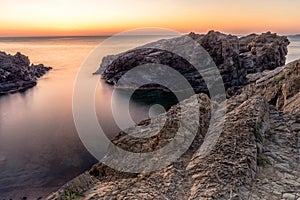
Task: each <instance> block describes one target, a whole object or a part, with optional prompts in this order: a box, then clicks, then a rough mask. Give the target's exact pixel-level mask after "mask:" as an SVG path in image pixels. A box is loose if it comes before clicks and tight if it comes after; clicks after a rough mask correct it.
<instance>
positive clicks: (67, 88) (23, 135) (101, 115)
mask: <svg viewBox="0 0 300 200" xmlns="http://www.w3.org/2000/svg"><path fill="white" fill-rule="evenodd" d="M160 38H163V37H162V36H147V37H146V38H143V37H141V38H138V39H137V38H131V39H128V38H123V39H120V43H119V45H117V44H115V45H112V46H106V48H108V51H107V52H110V53H118V52H121V51H123V50H124V49H126V48H131V47H134V46H137V45H140V44H143V43H146V42H149V41H155V40H157V39H160ZM106 39H107V38H106V37H68V38H59V37H57V38H2V39H0V50H1V51H5V52H7V53H10V54H15V53H16V52H18V51H19V52H22V53H23V54H25V55H28V56H29V58H30V59H31V62H33V63H35V64H38V63H43V64H45V65H47V66H51V67H53V70H52V71H50V72H49V73H48V74H47V75H46V76H44V77H42V78H41V79H40V80H39V82H38V85H37V86H36V87H34V88H32V89H29V90H27V91H26V92H24V93H16V94H10V95H5V96H1V97H0V198H1V199H3V198H7V199H9V198H13V199H20V198H21V197H24V196H26V197H27V198H28V199H33V198H38V197H42V196H45V195H47V194H48V193H50V192H51V191H54V190H56V189H57V188H59V187H60V186H61V185H62V184H64V183H65V182H66V181H68V180H70V179H72V178H73V177H75V176H76V175H78V174H80V173H82V172H83V171H85V170H87V169H89V168H90V167H91V165H92V164H93V163H95V162H96V160H95V159H94V158H93V157H92V156H91V155H90V154H89V153H88V152H87V150H86V149H85V148H84V146H83V145H82V143H81V141H80V139H79V137H78V135H77V132H76V129H75V125H74V122H73V116H72V92H73V84H74V81H75V78H76V74H77V72H78V70H79V68H80V66H81V63H82V62H83V61H84V60H85V58H86V57H87V56H88V55H89V53H90V52H91V51H92V50H93V49H94V48H95V47H96V46H97V45H98V44H99V43H101V42H103V41H104V40H106ZM289 39H290V40H291V44H290V46H289V54H288V57H287V62H290V61H292V60H295V59H298V58H300V37H291V38H289ZM122 40H126V42H124V41H122ZM128 40H129V42H128ZM123 42H124V43H123ZM128 43H130V45H129V46H126V45H127V44H128ZM122 44H126V45H122ZM104 55H106V54H104ZM102 56H103V55H100V56H99V57H98V58H95V60H94V63H93V66H92V67H91V69H90V71H88V73H87V76H86V77H87V79H99V76H92V72H94V71H95V70H96V69H97V68H98V66H99V64H100V62H101V59H102ZM111 94H112V87H111V86H109V85H107V84H104V83H103V82H102V81H100V82H99V85H98V88H97V93H96V110H97V116H98V119H99V122H100V123H101V125H102V126H103V129H104V130H106V132H108V137H113V135H114V134H116V133H117V132H118V131H119V129H118V127H117V126H116V125H115V124H114V123H113V117H112V115H111V112H110V109H111V100H110V97H111ZM123 98H126V95H124V96H122V95H119V96H118V98H117V99H115V100H116V101H117V102H118V103H120V104H122V102H123ZM148 110H149V105H148V104H145V103H142V102H140V103H139V102H133V103H132V104H131V105H130V111H131V114H132V115H133V119H135V120H136V121H139V120H141V119H144V118H147V117H148V116H149V113H148Z"/></svg>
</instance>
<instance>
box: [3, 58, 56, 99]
mask: <svg viewBox="0 0 300 200" xmlns="http://www.w3.org/2000/svg"><path fill="white" fill-rule="evenodd" d="M51 69H52V68H51V67H46V66H44V65H43V64H38V65H34V64H31V63H30V60H29V58H28V57H27V56H25V55H23V54H21V53H19V52H17V53H16V54H15V55H10V54H7V53H5V52H0V95H5V94H9V93H15V92H21V91H25V90H26V89H28V88H31V87H34V86H35V85H36V84H37V79H38V78H40V77H42V76H43V75H45V74H46V73H47V72H48V71H49V70H51Z"/></svg>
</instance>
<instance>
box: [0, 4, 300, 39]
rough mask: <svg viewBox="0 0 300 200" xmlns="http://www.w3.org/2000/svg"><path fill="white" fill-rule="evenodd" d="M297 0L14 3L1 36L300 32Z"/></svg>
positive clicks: (2, 20)
mask: <svg viewBox="0 0 300 200" xmlns="http://www.w3.org/2000/svg"><path fill="white" fill-rule="evenodd" d="M299 8H300V1H299V0H289V1H282V0H260V1H259V0H253V1H239V0H226V1H224V0H211V1H206V0H188V1H182V0H159V1H158V0H154V1H146V0H126V1H124V0H109V1H108V0H86V1H79V0H64V1H60V0H51V1H50V0H44V1H40V0H27V1H23V0H10V1H3V2H1V7H0V13H1V14H0V36H40V35H106V34H113V33H116V32H119V31H124V30H128V29H134V28H143V27H161V28H170V29H174V30H177V31H181V32H189V31H196V32H206V31H208V30H210V29H215V30H220V31H223V32H229V33H248V32H263V31H267V30H271V31H274V32H279V33H285V34H295V33H299V32H300V21H299V19H300V12H299V11H298V9H299Z"/></svg>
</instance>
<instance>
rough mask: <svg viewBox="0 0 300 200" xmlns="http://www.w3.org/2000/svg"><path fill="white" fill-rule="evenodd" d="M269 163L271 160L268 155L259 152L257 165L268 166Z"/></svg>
mask: <svg viewBox="0 0 300 200" xmlns="http://www.w3.org/2000/svg"><path fill="white" fill-rule="evenodd" d="M267 164H270V160H269V159H268V157H267V156H265V155H263V154H262V153H258V154H257V165H258V166H262V167H263V166H266V165H267Z"/></svg>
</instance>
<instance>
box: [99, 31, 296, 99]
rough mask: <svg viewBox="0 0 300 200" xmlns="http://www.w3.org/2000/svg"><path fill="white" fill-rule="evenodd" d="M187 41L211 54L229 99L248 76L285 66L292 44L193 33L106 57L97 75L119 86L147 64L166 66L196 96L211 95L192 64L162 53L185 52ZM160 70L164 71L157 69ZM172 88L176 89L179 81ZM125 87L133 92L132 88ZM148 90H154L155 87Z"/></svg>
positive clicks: (271, 36) (282, 39)
mask: <svg viewBox="0 0 300 200" xmlns="http://www.w3.org/2000/svg"><path fill="white" fill-rule="evenodd" d="M185 37H190V38H192V39H194V40H195V41H197V42H199V44H200V45H201V46H202V47H203V48H204V49H205V50H206V51H207V52H208V53H209V55H210V56H211V58H212V59H213V61H214V63H215V64H216V66H217V67H218V69H219V72H220V74H221V76H222V79H223V82H224V86H225V89H226V93H227V96H228V97H230V96H232V95H234V94H236V93H237V92H238V91H239V90H240V88H242V87H243V86H244V85H246V84H247V83H248V80H247V78H246V76H247V74H251V73H256V72H262V71H264V70H271V69H275V68H276V67H279V66H283V65H284V64H285V61H286V58H285V57H286V55H287V52H288V51H287V46H288V45H289V43H290V42H289V40H288V39H287V37H286V36H278V35H277V34H275V33H270V32H267V33H263V34H261V35H257V34H251V35H248V36H245V37H241V38H239V37H237V36H234V35H226V34H223V33H220V32H216V31H209V32H208V33H207V34H196V33H190V34H188V36H181V37H179V38H172V39H167V40H159V41H157V42H153V43H150V44H147V45H144V46H141V47H140V48H137V49H133V50H129V51H127V52H124V53H121V54H118V55H111V56H106V57H104V58H103V60H102V63H101V66H100V68H99V70H97V71H96V72H95V73H94V74H101V75H102V78H103V79H104V80H105V81H106V82H107V83H108V84H112V85H116V84H117V82H118V80H119V79H120V78H121V77H122V76H123V75H124V74H125V73H126V72H127V71H129V70H130V69H133V68H134V67H136V66H139V65H143V64H145V63H155V64H163V65H167V66H170V67H172V68H174V69H175V70H177V71H178V72H179V73H180V74H182V75H183V76H184V77H185V78H186V79H187V80H188V81H189V83H190V84H191V86H192V87H193V88H194V90H195V92H196V93H206V94H208V89H207V87H206V84H205V82H204V80H203V78H202V77H201V75H199V74H198V73H197V71H196V70H195V68H193V66H191V64H190V63H189V62H187V61H186V60H185V59H183V58H182V57H180V56H178V55H176V54H173V53H171V52H169V51H164V50H161V49H160V47H163V46H164V45H167V44H174V43H175V44H178V45H177V48H179V49H180V48H185V47H184V45H186V44H185V43H184V42H182V40H184V38H185ZM155 47H157V48H155ZM159 70H161V69H157V71H159ZM143 78H144V77H143ZM140 81H141V80H140V78H139V77H133V78H132V79H130V80H128V83H130V84H134V83H136V85H138V83H139V82H140ZM172 84H173V85H176V80H175V81H174V83H172ZM118 87H120V86H118ZM122 87H125V88H128V87H129V88H130V85H129V84H128V85H123V86H122ZM148 88H149V89H153V86H150V87H148ZM144 89H147V87H146V88H144ZM156 89H161V88H159V87H157V88H156Z"/></svg>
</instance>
